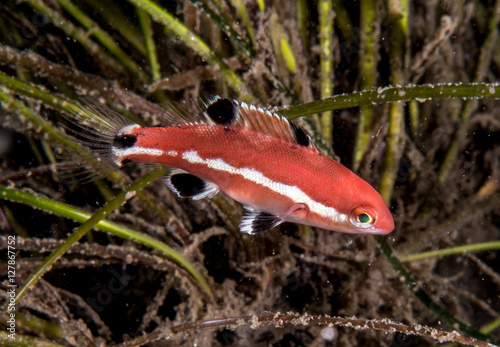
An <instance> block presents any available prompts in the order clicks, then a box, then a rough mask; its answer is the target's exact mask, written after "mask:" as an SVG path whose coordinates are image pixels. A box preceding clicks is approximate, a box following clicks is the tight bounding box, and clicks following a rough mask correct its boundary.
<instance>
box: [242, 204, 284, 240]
mask: <svg viewBox="0 0 500 347" xmlns="http://www.w3.org/2000/svg"><path fill="white" fill-rule="evenodd" d="M244 207H245V212H244V214H243V216H242V217H241V222H240V231H241V232H242V233H246V234H250V235H252V234H258V233H261V232H264V231H266V230H269V229H271V228H274V227H275V226H277V225H279V224H281V223H283V219H281V218H279V217H276V216H275V215H273V214H271V213H267V212H262V211H258V210H256V209H254V208H252V207H249V206H244Z"/></svg>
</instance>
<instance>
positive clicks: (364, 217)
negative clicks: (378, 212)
mask: <svg viewBox="0 0 500 347" xmlns="http://www.w3.org/2000/svg"><path fill="white" fill-rule="evenodd" d="M356 219H357V220H358V223H361V224H366V223H371V222H372V221H373V218H372V217H370V215H369V214H367V213H360V214H358V216H357V218H356Z"/></svg>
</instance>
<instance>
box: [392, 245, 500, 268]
mask: <svg viewBox="0 0 500 347" xmlns="http://www.w3.org/2000/svg"><path fill="white" fill-rule="evenodd" d="M498 250H500V241H488V242H481V243H475V244H471V245H462V246H456V247H450V248H443V249H438V250H435V251H427V252H421V253H416V254H410V255H407V256H403V257H400V258H399V260H401V262H403V263H406V262H410V261H417V260H423V259H431V258H440V257H444V256H447V255H460V254H463V253H474V252H486V251H498Z"/></svg>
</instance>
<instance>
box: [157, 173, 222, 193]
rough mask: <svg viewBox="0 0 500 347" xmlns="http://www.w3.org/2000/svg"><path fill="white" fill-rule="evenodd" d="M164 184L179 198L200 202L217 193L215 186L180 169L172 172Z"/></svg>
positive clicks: (217, 189) (217, 188)
mask: <svg viewBox="0 0 500 347" xmlns="http://www.w3.org/2000/svg"><path fill="white" fill-rule="evenodd" d="M165 183H166V184H167V186H168V187H169V188H170V190H171V191H173V192H174V193H175V194H177V196H179V197H181V198H191V199H193V200H200V199H205V198H211V197H212V196H214V195H215V194H217V193H218V192H219V187H217V185H215V184H213V183H211V182H207V181H205V180H202V179H201V178H199V177H197V176H195V175H192V174H190V173H189V172H186V171H184V170H180V169H175V170H172V171H171V172H170V174H169V175H168V176H167V178H166V179H165Z"/></svg>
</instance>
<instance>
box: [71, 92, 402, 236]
mask: <svg viewBox="0 0 500 347" xmlns="http://www.w3.org/2000/svg"><path fill="white" fill-rule="evenodd" d="M82 112H83V113H85V115H86V116H87V117H88V119H89V120H88V121H87V125H82V129H84V130H85V131H86V132H87V133H86V134H85V136H83V134H82V136H81V138H83V140H82V139H80V140H79V142H80V143H81V144H83V145H85V146H87V147H88V148H91V149H93V151H94V153H95V154H96V155H97V156H98V160H99V162H100V163H102V164H103V165H108V166H114V168H117V167H121V166H122V165H124V164H126V163H128V162H131V161H132V162H149V163H159V164H165V165H169V166H171V167H173V169H172V171H171V172H170V174H169V175H168V177H167V178H166V184H167V186H168V187H169V188H170V189H171V190H172V191H173V192H175V193H176V194H177V195H178V196H179V197H183V198H188V197H189V198H192V199H202V198H210V197H212V196H213V195H215V194H216V193H217V192H218V191H223V192H224V193H226V194H227V195H229V196H230V197H231V198H233V199H234V200H236V201H238V202H240V203H241V204H243V206H244V207H245V212H244V215H243V217H242V220H241V223H240V230H241V231H242V232H245V233H248V234H255V233H259V232H262V231H265V230H268V229H270V228H273V227H275V226H276V225H278V224H280V223H282V222H284V221H289V222H294V223H301V224H306V225H310V226H315V227H319V228H323V229H327V230H334V231H340V232H346V233H360V234H387V233H390V232H391V231H392V230H393V229H394V221H393V218H392V215H391V213H390V211H389V209H388V208H387V205H386V204H385V202H384V200H383V199H382V197H381V196H380V194H379V193H377V191H376V190H375V189H374V188H373V187H371V186H370V185H369V184H368V183H367V182H366V181H364V180H362V179H361V178H359V177H358V176H356V175H355V174H354V173H353V172H352V171H350V170H349V169H347V168H346V167H344V166H343V165H341V164H339V163H338V162H336V161H335V160H333V159H331V158H330V157H328V156H325V155H324V154H322V153H320V152H319V151H318V150H317V149H316V147H315V145H314V144H313V142H312V140H311V138H310V137H309V136H308V135H307V134H306V133H305V132H304V130H302V129H301V128H298V127H297V126H296V125H294V123H292V122H289V121H288V120H287V119H286V118H283V117H280V116H278V115H276V114H273V113H270V112H268V111H264V110H262V109H261V108H256V107H254V106H248V105H247V104H245V103H241V104H239V103H237V102H236V101H231V100H229V99H225V98H219V97H217V98H215V100H214V101H212V102H211V103H210V104H209V105H207V108H206V110H205V112H199V113H200V115H197V116H190V117H187V118H186V116H185V115H184V117H183V116H182V115H181V114H179V115H178V117H177V119H176V120H174V118H176V117H172V115H171V116H170V118H171V119H170V124H169V126H167V127H155V128H151V127H141V126H139V125H137V124H133V123H131V122H130V121H128V120H126V119H125V118H123V117H122V116H121V115H119V114H118V113H116V112H115V111H112V110H111V109H109V108H107V107H105V106H102V105H98V104H96V103H93V102H87V103H85V105H83V107H82ZM80 118H81V117H80Z"/></svg>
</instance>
